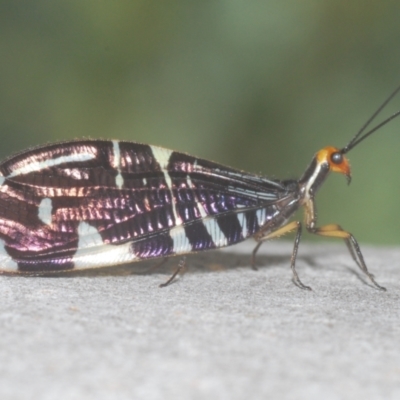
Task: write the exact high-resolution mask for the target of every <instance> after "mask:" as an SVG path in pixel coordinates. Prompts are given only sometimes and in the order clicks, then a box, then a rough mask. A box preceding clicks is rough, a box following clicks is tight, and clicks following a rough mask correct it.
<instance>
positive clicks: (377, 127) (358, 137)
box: [340, 86, 400, 154]
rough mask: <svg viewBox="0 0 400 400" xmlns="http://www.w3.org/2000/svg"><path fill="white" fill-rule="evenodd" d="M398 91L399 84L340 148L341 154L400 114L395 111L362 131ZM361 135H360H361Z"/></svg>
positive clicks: (399, 89) (399, 88)
mask: <svg viewBox="0 0 400 400" xmlns="http://www.w3.org/2000/svg"><path fill="white" fill-rule="evenodd" d="M399 91H400V86H398V87H397V88H396V90H395V91H394V92H393V93H392V94H391V95H390V96H389V97H388V98H387V99H386V100H385V101H384V102H383V103H382V105H381V106H380V107H379V108H378V109H377V110H376V111H375V112H374V113H373V114H372V115H371V117H370V118H369V119H368V121H367V122H366V123H365V124H364V125H363V126H362V127H361V129H360V130H359V131H358V132H357V134H356V135H355V136H354V137H353V139H351V140H350V142H349V143H348V144H347V145H346V146H345V147H343V149H341V150H340V152H341V153H342V154H345V153H348V152H349V151H350V150H351V149H352V148H353V147H355V146H357V145H358V144H359V143H360V142H362V141H363V140H364V139H366V138H367V137H368V136H370V135H372V134H373V133H374V132H375V131H377V130H378V129H379V128H382V126H384V125H386V124H387V123H388V122H390V121H391V120H392V119H394V118H396V117H397V116H399V115H400V110H399V111H397V112H395V113H394V114H393V115H391V116H390V117H388V118H386V119H385V120H383V121H382V122H381V123H380V124H378V125H376V126H375V127H374V128H372V129H371V130H369V131H368V132H366V133H364V135H362V133H363V132H364V131H365V129H367V127H368V126H369V125H370V124H371V122H372V121H373V120H374V119H375V118H376V117H377V115H378V114H379V113H380V112H381V111H382V110H383V109H384V108H385V107H386V105H387V104H388V103H389V102H390V101H391V100H392V99H393V97H394V96H396V94H397V93H398V92H399ZM361 135H362V136H361Z"/></svg>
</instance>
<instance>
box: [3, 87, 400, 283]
mask: <svg viewBox="0 0 400 400" xmlns="http://www.w3.org/2000/svg"><path fill="white" fill-rule="evenodd" d="M399 90H400V87H399V88H398V89H396V91H395V92H394V93H393V94H392V95H391V96H390V97H389V98H388V99H387V100H386V101H385V102H384V103H383V104H382V105H381V107H379V109H378V110H377V111H376V112H375V113H374V114H373V115H372V117H371V118H370V119H369V120H368V121H367V123H366V124H365V125H364V126H363V127H362V129H361V130H360V131H359V132H358V133H357V135H356V136H355V137H354V138H353V139H352V140H351V141H350V142H349V143H348V144H347V145H346V146H345V147H343V148H342V149H339V148H336V147H325V148H323V149H322V150H320V151H318V152H317V153H316V154H315V156H314V157H313V159H312V161H311V163H310V165H309V166H308V168H307V169H306V171H305V172H304V174H303V175H302V176H301V178H300V179H299V180H271V179H268V178H264V177H262V176H257V175H252V174H248V173H245V172H242V171H238V170H235V169H233V168H229V167H225V166H222V165H220V164H217V163H214V162H210V161H206V160H203V159H200V158H196V157H193V156H190V155H187V154H183V153H179V152H176V151H172V150H168V149H165V148H161V147H157V146H150V145H145V144H139V143H132V142H123V141H106V140H76V141H70V142H64V143H57V144H51V145H46V146H42V147H38V148H34V149H29V150H27V151H24V152H22V153H20V154H17V155H15V156H13V157H11V158H8V159H6V160H5V161H3V162H2V163H0V272H3V273H6V272H8V273H47V272H57V271H67V270H80V269H86V268H97V267H100V266H109V265H116V264H121V263H128V262H133V261H139V260H147V259H151V258H156V257H167V256H171V255H179V254H186V253H191V252H196V251H202V250H209V249H218V248H221V247H225V246H229V245H233V244H235V243H238V242H241V241H243V240H245V239H247V238H254V239H255V240H256V242H258V243H257V245H256V247H255V249H254V251H253V253H252V265H253V267H254V268H255V257H256V253H257V251H258V249H259V247H260V245H261V243H263V242H264V241H266V240H268V239H272V238H274V237H278V236H281V235H283V234H286V233H288V232H291V231H294V232H295V241H294V248H293V253H292V257H291V269H292V272H293V279H294V283H295V284H296V285H297V286H299V287H300V288H303V289H310V287H308V286H306V285H304V284H303V283H302V282H301V280H300V278H299V276H298V274H297V272H296V268H295V262H296V256H297V251H298V247H299V243H300V238H301V234H302V223H301V222H299V221H292V222H288V221H289V219H290V217H291V216H292V215H293V213H294V212H295V211H296V210H297V209H298V208H299V207H301V206H303V207H304V208H305V227H306V229H307V230H308V231H309V232H311V233H313V234H317V235H322V236H330V237H336V238H341V239H343V240H344V241H345V243H346V245H347V247H348V249H349V251H350V254H351V256H352V258H353V259H354V261H355V262H356V264H357V265H358V266H359V267H360V269H361V270H362V271H363V272H364V273H365V274H366V276H367V277H368V278H369V279H370V281H371V282H372V283H373V284H374V285H375V287H377V288H378V289H382V290H385V289H384V288H383V287H382V286H380V285H379V284H378V283H377V282H376V281H375V279H374V277H373V275H372V274H371V273H370V272H369V271H368V269H367V266H366V264H365V261H364V258H363V256H362V253H361V250H360V247H359V245H358V243H357V241H356V239H355V238H354V236H353V235H352V234H351V233H349V232H347V231H345V230H343V229H342V228H341V227H340V226H339V225H337V224H331V225H325V226H321V227H318V226H317V217H316V213H315V203H314V198H315V194H316V192H317V190H318V188H319V187H320V186H321V185H322V183H323V182H324V180H325V179H326V177H327V176H328V174H329V173H330V172H331V171H332V172H338V173H341V174H344V175H345V176H346V177H347V179H348V181H349V183H350V179H351V175H350V166H349V162H348V160H347V158H346V156H345V154H346V153H347V152H349V151H350V150H351V149H352V148H354V147H355V146H357V145H358V144H359V143H360V142H361V141H363V140H364V139H365V138H367V137H368V136H369V135H371V134H372V133H373V132H375V131H376V130H377V129H378V128H380V127H381V126H383V125H384V124H386V123H387V122H389V121H390V120H391V119H393V118H394V117H396V116H397V115H399V113H400V112H397V113H396V114H394V115H392V116H391V117H389V118H387V119H386V120H385V121H383V122H382V123H380V124H379V125H377V126H376V127H375V128H373V129H371V130H370V131H368V132H366V133H363V132H364V131H365V130H366V127H367V126H368V125H369V124H370V123H371V121H372V120H373V119H374V118H375V117H376V116H377V115H378V113H379V112H380V111H381V110H382V109H383V108H384V107H385V105H386V104H387V103H388V102H389V101H390V100H391V98H392V97H393V96H394V95H395V94H396V93H397V92H398V91H399ZM181 267H182V264H181V265H180V267H179V268H181ZM179 268H178V270H179ZM178 270H177V272H178ZM177 272H176V273H175V274H174V275H173V276H172V277H171V279H170V280H168V282H167V283H169V282H170V281H171V280H172V278H174V277H175V275H176V274H177Z"/></svg>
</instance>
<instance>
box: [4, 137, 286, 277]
mask: <svg viewBox="0 0 400 400" xmlns="http://www.w3.org/2000/svg"><path fill="white" fill-rule="evenodd" d="M0 184H1V186H0V271H14V272H24V271H57V270H58V271H59V270H70V269H83V268H92V267H99V266H106V265H114V264H120V263H125V262H131V261H137V260H142V259H147V258H152V257H162V256H168V255H173V254H183V253H188V252H191V251H199V250H207V249H212V248H219V247H223V246H227V245H231V244H234V243H237V242H240V241H242V240H244V239H246V238H247V237H250V236H252V235H253V234H254V233H255V232H257V231H258V230H259V229H260V227H261V226H262V225H264V224H265V223H266V221H268V220H269V219H271V218H272V217H274V216H275V215H276V214H277V213H279V209H278V208H277V207H276V204H277V202H279V201H280V200H282V199H284V198H285V197H287V195H288V193H287V190H286V189H285V186H284V185H283V184H281V183H279V182H275V181H270V180H267V179H265V178H261V177H258V176H255V175H248V174H245V173H242V172H240V171H237V170H234V169H231V168H227V167H224V166H221V165H219V164H216V163H212V162H209V161H205V160H202V159H197V158H195V157H192V156H189V155H186V154H182V153H178V152H174V151H171V150H167V149H164V148H160V147H155V146H149V145H143V144H137V143H131V142H119V141H95V140H92V141H91V140H85V141H73V142H66V143H59V144H54V145H47V146H43V147H39V148H36V149H31V150H28V151H26V152H23V153H20V154H18V155H16V156H14V157H11V158H9V159H7V160H5V161H4V162H2V163H1V164H0Z"/></svg>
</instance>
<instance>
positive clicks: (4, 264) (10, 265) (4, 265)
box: [0, 239, 18, 272]
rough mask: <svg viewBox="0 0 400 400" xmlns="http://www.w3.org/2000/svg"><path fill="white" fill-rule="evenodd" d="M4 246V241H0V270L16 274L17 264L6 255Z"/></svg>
mask: <svg viewBox="0 0 400 400" xmlns="http://www.w3.org/2000/svg"><path fill="white" fill-rule="evenodd" d="M4 246H5V242H4V240H2V239H0V270H1V271H12V272H17V271H18V264H17V263H16V262H15V261H14V260H13V259H12V258H11V257H10V256H9V255H8V253H7V251H6V249H5V247H4Z"/></svg>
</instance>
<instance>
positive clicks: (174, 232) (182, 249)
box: [169, 226, 192, 254]
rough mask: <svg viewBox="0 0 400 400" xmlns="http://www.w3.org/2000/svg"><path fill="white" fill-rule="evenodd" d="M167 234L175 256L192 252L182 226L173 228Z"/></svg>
mask: <svg viewBox="0 0 400 400" xmlns="http://www.w3.org/2000/svg"><path fill="white" fill-rule="evenodd" d="M169 234H170V236H171V238H172V240H173V242H174V248H173V251H174V253H175V254H182V253H188V252H190V251H192V245H191V244H190V242H189V239H188V238H187V236H186V232H185V228H184V227H183V226H175V227H174V228H172V229H171V230H170V231H169Z"/></svg>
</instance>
